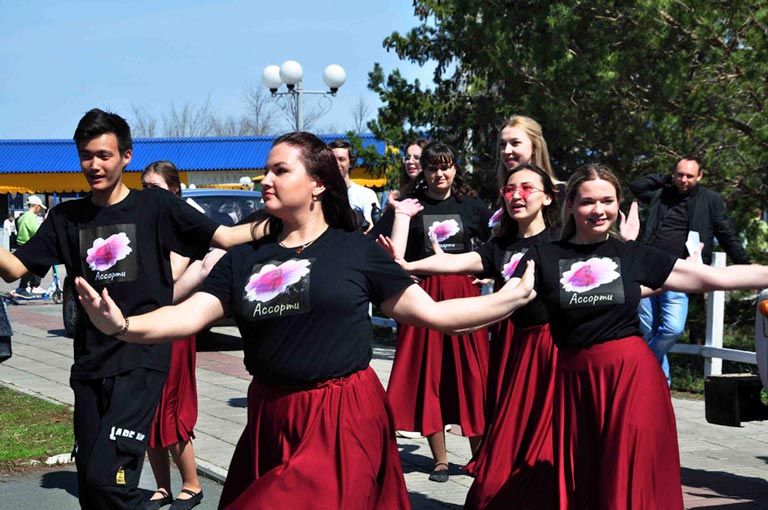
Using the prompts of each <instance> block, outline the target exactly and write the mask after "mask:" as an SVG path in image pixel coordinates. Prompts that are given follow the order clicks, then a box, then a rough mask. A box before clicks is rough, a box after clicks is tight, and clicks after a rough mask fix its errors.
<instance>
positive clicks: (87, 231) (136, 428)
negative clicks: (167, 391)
mask: <svg viewBox="0 0 768 510" xmlns="http://www.w3.org/2000/svg"><path fill="white" fill-rule="evenodd" d="M74 139H75V142H76V145H77V150H78V155H79V159H80V166H81V170H82V172H83V176H84V177H85V179H86V180H87V181H88V184H89V186H90V188H91V193H90V194H89V195H88V196H87V197H85V198H83V199H80V200H73V201H69V202H66V203H63V204H60V205H59V206H57V207H54V208H53V209H52V210H51V211H50V213H49V216H48V218H47V219H46V221H45V222H44V223H43V224H42V225H41V226H40V229H39V230H38V232H37V234H36V235H35V236H34V237H33V238H32V239H30V240H29V242H27V243H26V244H25V246H23V247H21V248H20V249H19V250H17V251H16V252H15V253H14V254H11V253H10V252H8V251H7V250H4V249H2V248H0V276H2V277H3V279H4V280H5V281H9V282H10V281H14V280H16V279H18V278H19V277H20V276H21V275H23V274H25V273H26V272H27V271H32V272H35V273H38V274H40V275H42V274H44V273H45V271H47V269H48V268H49V267H50V266H51V265H54V264H62V263H63V264H64V265H65V266H66V268H67V274H68V275H70V276H71V277H73V278H74V277H75V276H82V277H83V278H85V279H86V280H87V281H88V282H90V283H91V284H92V285H94V286H95V287H96V288H98V289H99V290H102V289H105V288H106V289H107V290H108V292H109V294H110V295H111V296H112V297H113V298H114V299H115V300H116V301H117V302H118V303H120V306H121V307H124V308H123V309H124V310H126V313H133V314H135V313H142V312H148V311H150V310H153V309H155V308H158V307H161V306H164V305H168V304H170V303H171V302H172V300H173V277H172V274H171V266H170V261H169V260H170V259H169V254H170V252H171V251H174V252H177V253H180V254H182V255H185V256H188V257H195V258H202V257H203V256H204V255H205V253H206V251H207V249H208V247H209V245H214V246H218V247H222V248H229V247H231V246H234V245H235V244H239V243H242V242H246V241H249V240H251V227H250V226H249V225H242V226H239V227H233V228H228V227H220V226H219V225H218V224H217V223H215V222H213V221H212V220H210V219H208V218H207V217H206V216H205V215H203V214H202V213H199V212H198V211H196V210H195V209H193V208H192V207H190V206H189V205H187V204H186V203H185V202H183V201H181V200H178V199H177V198H176V197H174V196H172V195H171V194H169V193H167V192H165V191H163V190H157V189H147V190H143V191H135V190H130V189H129V188H128V187H126V186H125V184H124V183H123V178H122V177H123V171H124V169H125V167H126V166H127V165H128V163H130V161H131V157H132V141H131V134H130V128H129V127H128V124H127V123H126V122H125V120H124V119H122V118H121V117H120V116H118V115H116V114H113V113H107V112H104V111H101V110H98V109H93V110H91V111H89V112H88V113H86V114H85V116H84V117H83V118H82V119H81V120H80V123H79V124H78V126H77V130H76V131H75V136H74ZM127 329H128V323H127V321H126V324H125V327H124V328H123V329H122V330H121V331H115V332H114V334H112V335H105V334H104V333H102V332H100V331H99V330H97V329H96V328H94V327H93V325H92V324H91V323H90V321H89V320H88V317H87V315H86V314H85V313H81V314H79V316H78V323H77V327H76V333H75V341H74V358H75V359H74V364H73V365H72V372H71V380H70V384H71V386H72V389H73V391H74V393H75V414H74V427H75V459H76V464H77V471H78V480H79V498H80V505H81V508H83V509H86V510H89V509H105V508H109V509H143V508H144V500H143V497H142V495H141V493H140V492H139V491H138V482H139V476H140V474H141V466H142V463H143V460H144V451H145V448H146V441H147V432H148V429H149V426H150V424H151V422H152V418H153V416H154V413H155V408H156V407H157V403H158V401H159V398H160V395H161V392H162V387H163V383H164V381H165V377H166V375H167V372H168V367H169V364H170V345H169V344H168V345H158V346H136V345H131V344H127V343H124V342H122V341H120V339H119V337H120V335H121V334H123V333H124V332H125V331H126V330H127Z"/></svg>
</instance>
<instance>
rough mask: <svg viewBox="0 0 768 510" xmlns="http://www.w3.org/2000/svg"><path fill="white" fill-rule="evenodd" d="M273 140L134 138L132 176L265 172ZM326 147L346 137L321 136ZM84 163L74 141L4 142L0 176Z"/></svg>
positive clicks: (369, 138)
mask: <svg viewBox="0 0 768 510" xmlns="http://www.w3.org/2000/svg"><path fill="white" fill-rule="evenodd" d="M277 136H278V135H275V136H232V137H201V138H136V139H134V140H133V159H132V160H131V163H130V164H129V165H128V168H127V170H128V171H134V172H138V171H141V170H143V169H144V168H145V167H146V166H147V165H148V164H150V163H152V162H153V161H158V160H161V159H166V160H170V161H173V163H174V164H175V165H176V168H178V169H179V170H180V171H187V172H193V171H196V170H245V169H254V168H264V166H265V165H266V163H267V154H268V153H269V149H270V148H271V147H272V142H273V141H274V140H275V139H276V138H277ZM318 136H319V137H320V138H321V139H322V140H323V141H324V142H325V143H330V142H332V141H333V140H336V139H338V138H344V139H346V135H318ZM360 138H361V139H362V141H363V145H364V146H369V145H372V144H373V145H375V146H376V149H377V150H378V151H379V153H380V154H384V150H385V148H386V144H385V143H384V142H381V141H378V140H376V139H375V138H374V137H373V135H372V134H364V135H360ZM74 172H77V173H79V172H80V161H79V159H78V157H77V149H76V148H75V142H74V141H73V140H0V174H3V173H74Z"/></svg>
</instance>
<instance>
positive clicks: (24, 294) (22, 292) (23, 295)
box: [12, 289, 35, 299]
mask: <svg viewBox="0 0 768 510" xmlns="http://www.w3.org/2000/svg"><path fill="white" fill-rule="evenodd" d="M12 295H13V297H15V298H17V299H34V298H35V296H33V295H32V293H31V292H29V291H28V290H27V289H16V292H14V293H13V294H12Z"/></svg>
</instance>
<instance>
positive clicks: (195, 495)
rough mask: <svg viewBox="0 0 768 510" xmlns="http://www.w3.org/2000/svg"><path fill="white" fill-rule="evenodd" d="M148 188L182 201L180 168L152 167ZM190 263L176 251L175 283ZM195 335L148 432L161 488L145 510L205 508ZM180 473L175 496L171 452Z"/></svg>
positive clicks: (184, 342) (176, 350)
mask: <svg viewBox="0 0 768 510" xmlns="http://www.w3.org/2000/svg"><path fill="white" fill-rule="evenodd" d="M141 184H142V186H143V187H144V188H150V187H156V188H162V189H164V190H167V191H170V192H171V193H173V194H174V195H176V196H177V197H179V198H181V183H180V182H179V171H178V170H177V169H176V165H174V164H173V163H171V162H170V161H155V162H154V163H150V164H149V165H148V166H147V167H146V168H145V169H144V172H143V173H142V174H141ZM190 262H191V259H190V258H189V257H184V256H182V255H179V254H178V253H175V252H171V274H172V275H173V281H174V283H175V282H177V281H178V280H179V278H180V277H181V275H182V274H183V273H184V271H185V270H187V268H188V267H189V265H190ZM195 354H196V345H195V335H191V336H188V337H185V338H182V339H178V340H175V341H174V342H173V343H172V344H171V368H170V370H169V371H168V378H167V379H166V380H165V386H164V387H163V394H162V396H161V397H160V404H159V405H158V406H157V411H155V419H154V421H153V422H152V426H151V427H150V429H149V444H148V448H147V457H148V458H149V464H150V466H152V473H153V474H154V475H155V482H156V484H157V489H156V490H155V493H154V494H153V495H152V497H151V499H150V500H149V501H147V502H146V504H145V506H144V508H145V510H157V509H159V508H161V507H163V506H165V505H168V504H170V505H171V510H182V509H183V510H186V509H189V508H193V507H195V506H197V505H199V504H200V501H201V500H202V499H203V491H202V488H201V487H200V481H199V480H198V478H197V466H196V465H195V449H194V447H193V446H192V438H194V437H195V434H194V428H195V423H197V381H196V379H195V358H196V356H195ZM169 453H170V454H171V457H172V458H173V462H174V463H175V464H176V467H177V468H178V470H179V474H180V475H181V493H180V494H179V496H178V497H177V498H176V500H175V501H174V498H173V496H171V466H170V464H169V462H168V454H169Z"/></svg>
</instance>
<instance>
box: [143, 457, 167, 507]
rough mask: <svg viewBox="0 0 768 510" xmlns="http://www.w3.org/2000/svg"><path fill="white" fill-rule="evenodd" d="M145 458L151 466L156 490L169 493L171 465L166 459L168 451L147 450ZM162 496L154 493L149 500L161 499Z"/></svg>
mask: <svg viewBox="0 0 768 510" xmlns="http://www.w3.org/2000/svg"><path fill="white" fill-rule="evenodd" d="M147 457H149V465H150V466H152V474H154V475H155V482H156V483H157V488H158V489H165V491H166V492H167V493H168V494H170V493H171V463H170V461H169V459H168V450H167V449H166V448H162V447H157V448H148V449H147ZM162 498H163V494H162V493H159V492H155V493H154V494H153V495H152V498H151V499H162Z"/></svg>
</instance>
